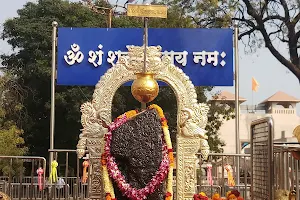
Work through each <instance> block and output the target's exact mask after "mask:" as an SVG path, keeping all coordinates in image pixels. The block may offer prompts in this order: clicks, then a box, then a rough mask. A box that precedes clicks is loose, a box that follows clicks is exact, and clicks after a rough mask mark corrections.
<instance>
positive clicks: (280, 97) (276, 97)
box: [261, 91, 300, 104]
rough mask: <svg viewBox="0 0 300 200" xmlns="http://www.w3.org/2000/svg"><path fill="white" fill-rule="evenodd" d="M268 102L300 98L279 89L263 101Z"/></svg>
mask: <svg viewBox="0 0 300 200" xmlns="http://www.w3.org/2000/svg"><path fill="white" fill-rule="evenodd" d="M267 102H295V103H298V102H300V99H297V98H295V97H293V96H290V95H288V94H286V93H284V92H282V91H278V92H276V93H275V94H273V95H272V96H270V97H269V98H267V99H266V100H264V101H263V102H261V104H264V103H267Z"/></svg>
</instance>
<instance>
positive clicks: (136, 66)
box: [77, 46, 209, 200]
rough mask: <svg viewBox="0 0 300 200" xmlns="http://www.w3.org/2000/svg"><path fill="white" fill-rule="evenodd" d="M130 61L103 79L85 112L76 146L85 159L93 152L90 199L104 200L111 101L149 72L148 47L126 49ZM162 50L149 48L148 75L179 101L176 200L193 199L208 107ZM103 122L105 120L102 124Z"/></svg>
mask: <svg viewBox="0 0 300 200" xmlns="http://www.w3.org/2000/svg"><path fill="white" fill-rule="evenodd" d="M127 49H128V56H124V57H120V58H119V59H118V62H117V63H116V64H115V65H114V66H113V67H112V68H110V69H109V70H107V72H106V73H105V74H104V75H103V76H102V77H101V78H100V80H99V82H98V83H97V85H96V88H95V91H94V94H93V100H92V102H86V103H84V104H83V105H82V106H81V112H82V117H81V123H82V126H83V129H82V133H81V134H80V136H79V141H78V144H77V154H78V157H79V158H81V157H83V156H84V155H85V153H86V150H88V153H89V156H90V162H91V163H90V166H91V170H92V173H91V177H90V179H89V181H90V188H89V194H90V196H89V199H95V200H96V199H97V200H98V199H104V195H105V194H103V189H102V172H101V163H100V161H99V158H100V156H101V153H102V151H103V145H104V138H103V136H104V134H105V133H106V132H107V129H106V128H104V127H103V126H102V123H101V120H103V121H105V122H106V123H107V124H109V123H111V110H112V101H113V97H114V94H115V92H116V91H117V89H118V88H119V87H120V86H122V85H123V84H124V83H126V82H128V81H132V80H134V79H135V73H136V72H141V71H142V68H143V66H144V63H143V62H144V61H143V59H141V58H143V53H144V47H138V46H127ZM161 50H162V48H161V47H160V46H149V47H147V71H150V72H153V73H155V74H156V75H155V79H156V80H161V81H163V82H165V83H167V84H168V85H169V86H170V87H172V89H173V90H174V93H175V95H176V99H177V107H178V115H177V128H178V134H177V152H176V159H177V160H176V199H177V200H186V199H189V200H190V199H192V198H193V195H194V193H195V189H196V182H197V179H196V161H197V156H196V153H197V152H198V151H199V148H201V153H202V155H203V156H204V157H207V155H208V152H209V147H208V143H207V141H206V140H205V139H203V137H202V138H201V137H200V135H199V134H197V131H198V132H199V130H202V129H204V128H205V126H206V123H207V113H208V110H209V107H208V106H207V105H206V104H204V103H198V102H197V94H196V90H195V87H194V85H193V84H192V81H191V80H190V79H189V77H188V76H187V75H186V74H185V73H184V72H183V71H182V70H181V69H180V68H178V67H176V66H175V65H173V64H171V60H170V58H169V57H168V56H163V57H162V52H161ZM100 119H101V120H100Z"/></svg>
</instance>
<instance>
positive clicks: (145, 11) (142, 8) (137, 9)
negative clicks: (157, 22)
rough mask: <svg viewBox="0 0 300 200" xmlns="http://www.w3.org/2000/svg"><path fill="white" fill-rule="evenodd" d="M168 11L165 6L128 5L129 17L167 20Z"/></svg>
mask: <svg viewBox="0 0 300 200" xmlns="http://www.w3.org/2000/svg"><path fill="white" fill-rule="evenodd" d="M167 15H168V10H167V6H164V5H137V4H128V6H127V16H131V17H157V18H167Z"/></svg>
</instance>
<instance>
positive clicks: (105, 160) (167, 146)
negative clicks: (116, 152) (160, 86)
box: [101, 104, 174, 200]
mask: <svg viewBox="0 0 300 200" xmlns="http://www.w3.org/2000/svg"><path fill="white" fill-rule="evenodd" d="M148 109H155V110H156V111H157V113H158V115H159V117H160V119H161V125H162V129H163V136H164V137H163V149H162V150H163V159H162V162H161V165H160V167H159V170H158V171H157V172H156V174H155V176H154V177H153V178H152V179H151V181H150V183H148V184H147V185H146V187H145V188H142V189H139V190H138V189H136V188H132V187H131V186H130V185H129V184H128V183H126V181H125V177H124V176H123V175H122V174H121V172H120V171H119V169H118V166H117V164H116V163H115V160H114V157H113V156H111V155H110V141H111V138H112V134H111V131H112V130H114V129H116V128H117V127H119V126H120V125H121V124H123V123H125V122H126V121H127V119H130V118H132V117H134V116H136V115H137V114H138V111H136V110H131V111H128V112H126V113H124V114H123V115H120V116H119V117H117V119H116V121H115V122H114V123H112V124H111V125H110V131H109V132H108V133H107V134H106V136H105V141H106V143H105V147H104V148H105V149H104V154H103V155H102V157H101V164H102V169H103V183H104V191H105V193H106V200H115V194H114V189H113V185H112V181H111V179H110V178H109V176H110V177H112V178H113V179H114V180H115V181H116V182H117V185H118V187H119V189H120V190H121V192H122V193H123V194H124V195H126V196H127V197H128V198H130V199H135V200H140V199H145V198H146V197H147V196H148V195H149V194H151V193H152V192H154V191H155V189H156V188H157V186H158V185H160V184H161V183H162V182H163V180H164V179H165V177H166V175H167V176H168V177H167V188H166V194H165V200H172V197H173V169H174V156H173V149H172V143H171V138H170V132H169V129H168V128H169V127H168V124H167V120H166V118H165V116H164V113H163V110H162V109H161V108H160V107H159V106H158V105H156V104H153V105H150V106H149V107H148Z"/></svg>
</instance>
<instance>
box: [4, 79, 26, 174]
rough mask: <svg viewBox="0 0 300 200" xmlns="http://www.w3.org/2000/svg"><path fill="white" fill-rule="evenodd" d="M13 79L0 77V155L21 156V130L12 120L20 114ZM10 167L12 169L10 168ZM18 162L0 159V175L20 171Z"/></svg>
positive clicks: (16, 89) (22, 145) (24, 148)
mask: <svg viewBox="0 0 300 200" xmlns="http://www.w3.org/2000/svg"><path fill="white" fill-rule="evenodd" d="M18 88H19V87H18V86H17V85H16V83H15V82H14V79H13V78H12V77H10V76H8V75H6V76H1V77H0V155H3V156H21V155H24V154H25V153H26V152H27V148H26V147H25V146H24V139H23V138H22V134H23V130H21V129H20V128H18V127H17V126H16V123H15V122H14V121H13V120H12V118H15V119H16V120H18V118H16V117H20V116H18V114H21V113H20V110H21V109H22V104H21V103H20V101H19V100H20V98H19V95H20V91H18ZM11 166H12V167H11ZM21 169H22V168H21V165H20V162H16V161H15V160H13V162H12V163H10V160H8V159H0V174H1V172H2V173H3V174H8V173H12V174H13V173H15V172H16V171H19V170H21Z"/></svg>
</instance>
